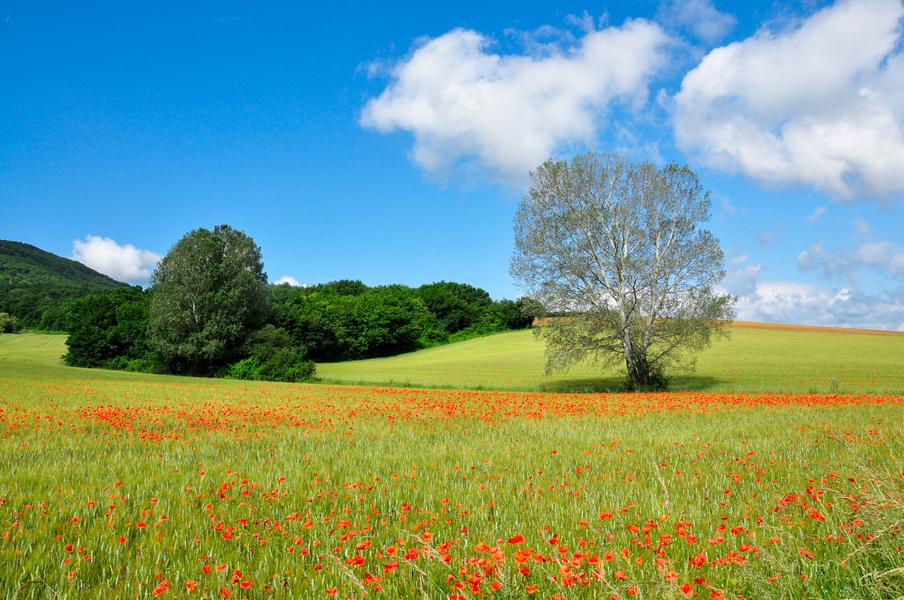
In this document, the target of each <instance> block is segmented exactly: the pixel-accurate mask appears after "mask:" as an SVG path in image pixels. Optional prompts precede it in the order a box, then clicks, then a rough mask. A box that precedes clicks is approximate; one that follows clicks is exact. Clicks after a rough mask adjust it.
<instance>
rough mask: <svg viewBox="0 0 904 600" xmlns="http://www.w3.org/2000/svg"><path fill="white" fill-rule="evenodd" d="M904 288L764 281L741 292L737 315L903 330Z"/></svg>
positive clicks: (741, 318) (759, 319) (743, 318)
mask: <svg viewBox="0 0 904 600" xmlns="http://www.w3.org/2000/svg"><path fill="white" fill-rule="evenodd" d="M902 292H904V289H899V290H897V291H896V292H894V293H887V294H867V293H864V292H861V291H859V290H857V289H851V288H839V289H826V288H822V287H818V286H814V285H809V284H805V283H797V282H791V281H764V282H759V283H757V285H756V289H755V291H754V292H753V293H751V294H748V295H746V296H742V297H741V298H740V299H739V300H738V304H737V318H738V319H739V320H742V321H766V322H778V323H802V324H808V325H829V326H836V327H862V328H866V329H897V330H902V331H904V299H902V298H904V295H902Z"/></svg>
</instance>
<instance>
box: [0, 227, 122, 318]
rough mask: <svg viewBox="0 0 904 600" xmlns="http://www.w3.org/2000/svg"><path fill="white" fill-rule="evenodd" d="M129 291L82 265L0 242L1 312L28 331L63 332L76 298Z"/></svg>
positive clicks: (33, 249)
mask: <svg viewBox="0 0 904 600" xmlns="http://www.w3.org/2000/svg"><path fill="white" fill-rule="evenodd" d="M120 287H126V284H125V283H121V282H119V281H116V280H114V279H110V278H109V277H107V276H106V275H101V274H100V273H98V272H97V271H95V270H93V269H90V268H88V267H86V266H85V265H83V264H82V263H80V262H76V261H74V260H69V259H68V258H63V257H61V256H57V255H56V254H51V253H50V252H46V251H44V250H41V249H40V248H36V247H34V246H31V245H29V244H23V243H22V242H11V241H6V240H0V312H6V313H9V314H11V315H13V316H14V317H16V318H17V319H18V320H19V321H20V322H21V323H23V324H24V325H25V326H26V327H37V328H41V329H57V330H58V329H62V328H63V318H64V310H63V308H64V305H65V304H66V302H68V301H69V300H72V299H73V298H79V297H81V296H86V295H88V294H92V293H96V292H106V291H110V290H114V289H116V288H120Z"/></svg>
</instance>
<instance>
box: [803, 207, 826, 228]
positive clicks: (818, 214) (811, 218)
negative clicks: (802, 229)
mask: <svg viewBox="0 0 904 600" xmlns="http://www.w3.org/2000/svg"><path fill="white" fill-rule="evenodd" d="M824 214H826V207H825V206H817V207H816V209H815V210H814V211H813V212H811V213H810V214H809V215H808V216H807V223H809V224H810V225H812V224H814V223H816V222H817V221H819V220H820V219H821V218H822V217H823V215H824Z"/></svg>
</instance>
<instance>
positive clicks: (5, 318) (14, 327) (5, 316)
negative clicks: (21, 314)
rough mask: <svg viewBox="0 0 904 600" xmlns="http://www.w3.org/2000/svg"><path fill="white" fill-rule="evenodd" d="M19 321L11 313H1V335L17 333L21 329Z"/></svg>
mask: <svg viewBox="0 0 904 600" xmlns="http://www.w3.org/2000/svg"><path fill="white" fill-rule="evenodd" d="M21 328H22V327H21V325H20V324H19V321H18V319H16V317H13V316H10V315H9V313H5V312H0V333H17V332H18V331H19V330H20V329H21Z"/></svg>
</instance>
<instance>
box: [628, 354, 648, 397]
mask: <svg viewBox="0 0 904 600" xmlns="http://www.w3.org/2000/svg"><path fill="white" fill-rule="evenodd" d="M627 367H628V387H629V388H630V389H632V390H642V389H647V388H649V387H650V385H651V383H652V378H651V376H650V375H651V373H650V364H649V363H648V362H647V357H646V356H645V355H643V354H641V353H634V354H633V356H632V359H631V361H630V363H629V364H627Z"/></svg>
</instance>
